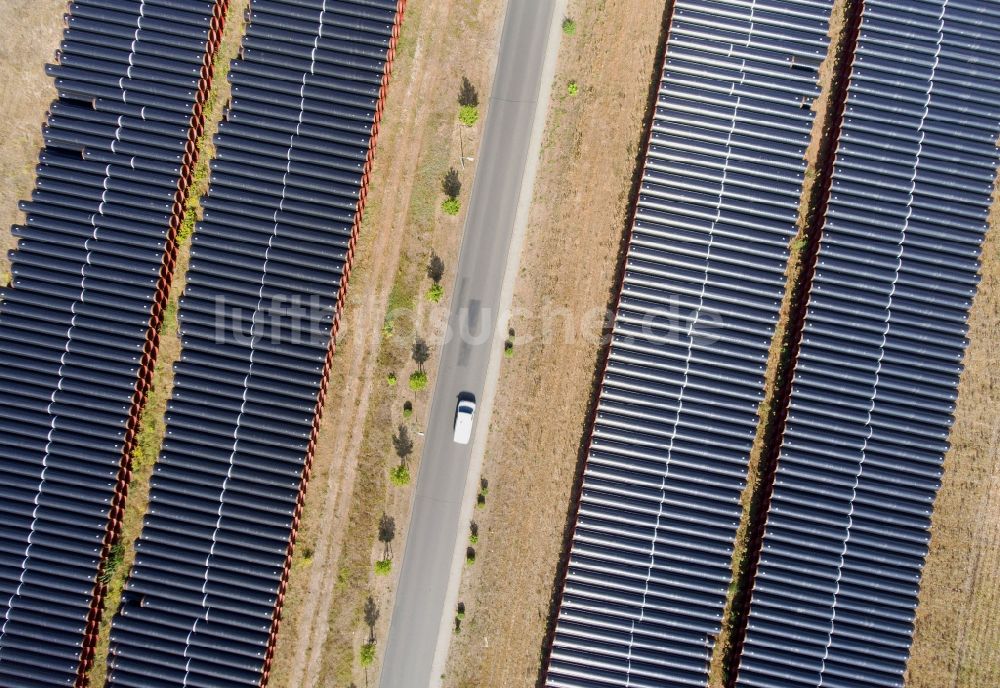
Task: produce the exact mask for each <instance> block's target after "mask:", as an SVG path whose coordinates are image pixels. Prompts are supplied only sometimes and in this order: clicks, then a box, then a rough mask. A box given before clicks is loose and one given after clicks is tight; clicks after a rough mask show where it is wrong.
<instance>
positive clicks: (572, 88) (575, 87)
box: [566, 81, 580, 96]
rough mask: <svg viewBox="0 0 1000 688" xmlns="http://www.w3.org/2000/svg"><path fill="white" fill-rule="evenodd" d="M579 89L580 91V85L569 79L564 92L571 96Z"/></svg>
mask: <svg viewBox="0 0 1000 688" xmlns="http://www.w3.org/2000/svg"><path fill="white" fill-rule="evenodd" d="M579 91H580V85H579V84H578V83H576V82H575V81H570V82H569V83H568V84H566V92H567V93H569V94H570V95H571V96H575V95H576V94H577V93H579Z"/></svg>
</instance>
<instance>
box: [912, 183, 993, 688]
mask: <svg viewBox="0 0 1000 688" xmlns="http://www.w3.org/2000/svg"><path fill="white" fill-rule="evenodd" d="M997 197H998V194H997V193H994V204H993V212H992V216H991V224H990V232H989V234H988V235H987V238H986V243H985V245H984V248H983V258H982V270H981V275H982V282H981V284H980V285H979V294H978V296H976V300H975V302H974V303H973V306H972V314H971V318H970V332H969V339H970V340H971V343H970V345H969V350H968V353H967V354H966V358H965V372H964V373H963V375H962V381H961V384H960V386H959V396H958V408H957V410H956V413H955V426H954V428H953V429H952V433H951V445H952V446H951V451H949V452H948V454H947V456H946V457H945V463H944V479H943V481H942V483H943V484H942V487H941V492H940V494H939V495H938V499H937V503H936V505H935V507H934V515H933V517H932V522H931V546H930V554H929V556H928V557H927V566H926V568H925V569H924V575H923V579H922V581H921V585H920V605H919V606H918V607H917V625H916V632H915V634H914V641H913V651H912V655H911V658H910V663H909V671H908V677H907V682H906V685H907V686H908V687H909V688H986V687H987V686H998V685H1000V614H998V610H1000V413H998V409H1000V366H998V363H1000V357H998V354H997V342H1000V201H998V200H997Z"/></svg>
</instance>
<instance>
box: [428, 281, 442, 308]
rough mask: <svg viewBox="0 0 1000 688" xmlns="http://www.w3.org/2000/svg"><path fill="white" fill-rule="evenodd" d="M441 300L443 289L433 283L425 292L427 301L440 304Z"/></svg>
mask: <svg viewBox="0 0 1000 688" xmlns="http://www.w3.org/2000/svg"><path fill="white" fill-rule="evenodd" d="M443 298H444V287H442V286H441V285H440V284H437V283H434V284H432V285H431V288H430V289H428V290H427V300H428V301H430V302H431V303H440V301H441V299H443Z"/></svg>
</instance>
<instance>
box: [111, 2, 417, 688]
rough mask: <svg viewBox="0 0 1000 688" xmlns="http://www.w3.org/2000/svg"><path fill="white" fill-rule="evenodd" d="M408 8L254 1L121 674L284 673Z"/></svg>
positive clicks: (217, 676) (121, 632) (195, 252)
mask: <svg viewBox="0 0 1000 688" xmlns="http://www.w3.org/2000/svg"><path fill="white" fill-rule="evenodd" d="M404 4H405V1H404V0H399V2H397V1H396V0H350V1H348V0H294V1H285V2H279V1H276V0H255V2H253V4H252V6H251V15H250V24H249V28H248V30H247V34H246V37H245V38H244V41H243V48H242V54H241V58H240V59H239V60H236V61H234V63H233V65H232V70H231V71H230V74H229V78H230V81H231V82H232V85H233V99H232V103H231V107H230V109H229V111H228V113H227V116H226V120H225V121H224V122H223V123H222V125H221V127H220V131H219V134H218V135H217V137H216V144H217V151H218V153H217V159H216V160H215V161H213V164H212V178H211V186H210V191H209V193H208V196H207V197H206V199H205V200H204V203H203V205H204V208H205V217H204V221H203V222H202V223H200V224H199V227H198V230H197V232H196V233H195V237H194V245H193V247H192V259H191V266H190V269H189V271H188V275H187V281H188V284H187V288H186V290H185V293H184V296H183V298H182V299H181V307H180V313H179V320H180V330H181V337H182V353H181V359H180V361H179V362H178V365H177V368H176V376H175V383H174V390H173V395H172V397H171V400H170V402H169V406H168V411H167V418H166V421H167V435H166V440H165V443H164V447H163V451H162V453H161V455H160V457H159V460H158V462H157V464H156V468H155V472H154V475H153V478H152V483H151V488H150V504H149V511H148V513H147V515H146V519H145V522H144V528H143V532H142V536H141V538H140V539H139V541H138V542H137V552H136V562H135V566H134V568H133V570H132V575H131V578H130V579H129V582H128V585H127V591H126V593H125V599H124V600H123V604H122V607H121V610H120V613H119V614H118V616H116V618H115V619H114V622H113V628H112V636H111V657H110V666H109V680H110V685H112V686H135V687H137V688H166V687H167V686H170V687H173V686H178V685H186V686H192V687H193V686H215V687H218V686H258V685H265V684H266V683H267V680H268V675H269V671H270V662H271V656H272V653H273V651H274V642H275V634H276V633H277V630H278V626H279V622H280V615H281V606H282V603H283V601H284V594H285V586H286V582H287V578H288V571H289V565H290V561H291V553H292V547H293V545H294V542H295V534H296V529H297V527H298V524H299V520H300V515H301V510H302V503H303V497H304V491H305V487H306V482H307V481H308V478H309V472H310V464H311V460H312V455H313V451H314V449H315V445H316V437H317V433H318V428H319V414H320V411H321V409H322V406H323V401H324V398H325V394H326V385H327V381H328V378H329V372H330V366H331V360H332V356H333V349H334V337H335V336H336V332H337V326H338V323H339V320H340V315H341V312H342V310H343V299H344V294H345V292H346V289H347V282H348V277H349V274H350V267H351V260H352V257H353V254H354V248H355V245H356V241H357V236H358V230H359V227H360V220H361V214H362V211H363V208H364V204H365V197H366V193H367V184H368V176H369V171H370V168H371V163H372V156H373V151H374V146H375V141H376V138H377V134H378V126H379V121H380V120H381V113H382V107H383V100H384V96H385V92H386V86H387V83H388V79H389V74H390V69H391V65H392V61H393V58H394V55H395V44H396V39H397V36H398V32H399V22H400V20H401V17H402V11H403V6H404Z"/></svg>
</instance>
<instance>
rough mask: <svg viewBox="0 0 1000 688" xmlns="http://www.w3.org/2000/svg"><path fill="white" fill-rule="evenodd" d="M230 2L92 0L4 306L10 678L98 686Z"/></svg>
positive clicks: (2, 614)
mask: <svg viewBox="0 0 1000 688" xmlns="http://www.w3.org/2000/svg"><path fill="white" fill-rule="evenodd" d="M226 5H227V0H218V1H216V2H196V1H193V0H192V1H186V2H178V1H177V0H143V1H142V2H136V1H134V0H86V1H81V2H76V3H72V4H71V5H70V8H69V14H68V15H67V16H66V26H67V28H66V31H65V33H64V37H63V38H64V40H63V42H62V45H61V46H60V49H59V51H58V52H57V58H58V64H56V65H50V66H49V67H48V72H49V73H50V74H51V75H52V76H53V77H54V78H55V83H56V88H57V92H58V100H56V101H55V102H54V103H53V104H52V107H51V110H50V112H49V116H48V121H47V123H46V125H45V127H44V142H45V148H44V149H43V150H42V152H41V155H40V162H39V165H38V167H37V173H38V179H37V184H36V189H35V191H34V193H33V194H32V199H31V201H28V202H24V203H22V204H21V208H22V209H23V210H24V211H25V213H27V221H26V222H25V224H24V225H23V226H15V227H14V228H13V230H12V231H13V233H14V235H15V236H17V237H18V239H19V241H18V249H17V250H16V251H13V252H11V262H12V269H11V271H12V275H13V280H12V288H7V289H4V290H3V292H2V302H0V557H2V566H0V685H2V686H3V687H4V688H21V687H23V688H29V687H30V688H38V687H41V686H72V685H85V684H86V678H85V674H86V672H87V670H88V669H89V667H90V666H91V664H92V663H93V647H94V642H95V637H96V633H97V626H98V622H99V620H100V609H101V605H102V601H103V595H104V592H105V586H104V584H103V583H102V582H101V581H100V579H99V573H100V571H101V570H102V566H103V565H104V562H105V560H106V558H107V556H108V553H109V549H110V547H111V545H112V543H113V542H114V541H115V539H116V537H117V535H118V532H119V529H120V525H121V518H122V513H123V508H124V501H125V497H126V493H127V486H128V481H129V477H130V456H131V452H132V449H133V447H134V444H135V440H136V432H137V430H138V420H139V414H140V412H141V410H142V406H143V402H144V400H145V397H146V392H147V390H148V387H149V384H150V380H151V377H152V372H153V364H154V362H155V359H156V352H157V330H158V328H159V325H160V320H161V317H162V311H163V307H164V304H165V301H166V296H167V291H168V289H169V285H170V277H171V273H172V271H173V267H174V260H175V253H176V246H175V244H174V236H175V234H176V232H177V229H178V227H179V226H180V223H181V221H182V219H183V218H182V212H183V206H184V202H185V199H186V195H187V189H188V186H189V184H190V181H191V174H192V166H193V164H194V161H195V155H196V145H195V142H196V141H197V139H198V137H199V136H200V135H201V133H202V130H203V124H202V116H201V104H202V103H203V102H204V100H205V97H206V95H207V91H208V88H209V85H210V82H211V78H212V66H211V63H212V58H213V55H214V53H215V49H216V46H217V44H218V41H219V39H220V37H221V30H222V22H223V18H224V16H225V9H226Z"/></svg>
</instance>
